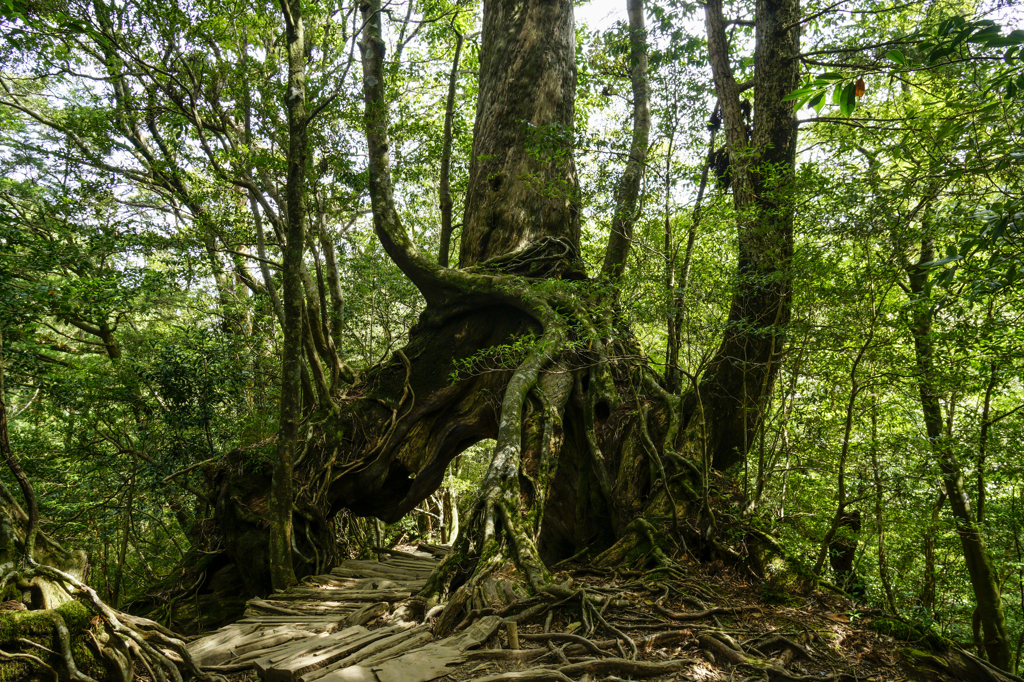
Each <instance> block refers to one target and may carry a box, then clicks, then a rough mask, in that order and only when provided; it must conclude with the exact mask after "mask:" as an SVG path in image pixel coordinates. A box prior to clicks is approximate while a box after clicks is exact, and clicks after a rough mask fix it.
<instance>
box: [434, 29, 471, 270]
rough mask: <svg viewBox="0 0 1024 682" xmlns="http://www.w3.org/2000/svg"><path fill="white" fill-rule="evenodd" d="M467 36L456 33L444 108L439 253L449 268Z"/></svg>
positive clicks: (440, 263) (440, 258) (442, 262)
mask: <svg viewBox="0 0 1024 682" xmlns="http://www.w3.org/2000/svg"><path fill="white" fill-rule="evenodd" d="M465 38H466V37H465V36H464V35H462V34H461V33H459V32H458V31H455V56H454V57H452V71H451V74H449V76H448V100H447V103H446V104H445V107H444V139H443V140H442V142H441V182H440V186H439V187H438V194H439V195H440V196H439V198H440V207H441V244H440V246H439V247H438V251H437V262H438V264H439V265H443V266H444V267H448V254H449V252H450V251H451V248H452V209H453V208H454V205H455V202H454V201H453V200H452V186H451V174H452V173H451V167H452V122H453V121H454V119H455V85H456V83H458V80H459V58H460V57H461V56H462V43H463V41H465Z"/></svg>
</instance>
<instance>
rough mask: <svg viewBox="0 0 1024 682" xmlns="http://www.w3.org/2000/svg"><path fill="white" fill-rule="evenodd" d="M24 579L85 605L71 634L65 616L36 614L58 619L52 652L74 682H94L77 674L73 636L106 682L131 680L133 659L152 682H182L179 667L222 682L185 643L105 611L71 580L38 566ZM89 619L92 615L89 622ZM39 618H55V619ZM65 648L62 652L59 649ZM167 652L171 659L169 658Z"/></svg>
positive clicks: (205, 681) (142, 622)
mask: <svg viewBox="0 0 1024 682" xmlns="http://www.w3.org/2000/svg"><path fill="white" fill-rule="evenodd" d="M25 575H26V577H27V578H35V577H41V578H45V579H47V580H50V581H53V582H56V583H61V584H63V585H64V586H65V587H66V588H67V589H68V591H69V592H70V593H72V594H77V595H80V596H81V597H82V598H83V600H84V603H86V604H88V607H89V609H88V610H89V611H91V613H90V617H89V619H88V623H87V625H84V626H82V627H80V628H75V629H74V630H71V629H69V628H68V627H67V626H68V625H69V624H68V623H67V621H66V620H64V616H63V614H60V611H59V610H53V611H42V612H40V613H50V614H57V615H59V617H60V619H59V621H57V620H54V621H52V622H53V623H55V624H56V625H55V632H56V633H57V640H56V643H57V645H58V646H59V647H60V648H58V649H57V650H58V651H60V652H62V660H61V663H63V670H65V671H66V672H67V674H68V675H69V676H70V678H71V679H72V680H76V681H78V682H90V681H91V680H93V677H92V676H90V675H88V674H87V673H83V672H81V671H80V667H81V665H82V664H80V663H78V659H77V658H76V657H75V655H74V651H73V649H72V647H71V644H70V642H71V641H72V639H73V638H72V637H71V634H70V633H71V632H78V631H82V632H87V634H88V637H89V639H90V640H91V641H92V644H93V646H94V648H95V650H96V652H97V653H98V654H99V655H100V656H101V657H102V658H103V660H104V665H103V667H104V668H105V669H112V671H113V675H111V676H106V675H105V676H104V677H107V678H108V679H114V680H119V679H123V680H130V679H131V678H132V676H133V671H132V670H131V666H130V664H129V661H130V660H132V658H134V659H136V660H138V661H141V662H142V663H143V665H145V666H146V668H147V671H148V672H149V673H150V677H152V678H153V680H154V682H183V677H182V671H181V670H179V668H178V666H179V663H178V662H180V665H181V666H182V667H183V668H184V669H185V670H186V671H187V672H188V673H190V674H191V675H192V676H194V677H196V678H197V679H199V680H200V681H201V682H220V681H221V680H223V678H222V677H220V676H219V675H211V674H209V673H205V672H203V671H202V670H200V669H199V666H197V665H196V663H195V661H194V660H193V659H192V657H191V655H190V654H189V652H188V649H187V648H186V647H185V643H184V642H183V641H181V640H180V639H178V637H177V636H175V635H174V633H172V632H170V631H169V630H167V629H166V628H163V627H161V626H160V625H159V624H157V623H154V622H153V621H150V620H147V619H145V618H138V617H135V616H131V615H129V614H126V613H122V612H120V611H116V610H114V609H112V608H110V607H109V606H107V605H106V604H105V603H104V602H103V600H101V599H100V598H99V595H98V594H96V591H95V590H93V589H92V588H91V587H89V586H88V585H86V584H85V583H83V582H82V581H80V580H78V579H77V578H75V577H74V576H72V575H70V574H68V573H65V572H63V571H60V570H57V569H56V568H53V567H52V566H44V565H42V564H37V565H35V566H32V567H31V568H29V569H26V571H25ZM70 603H77V602H70ZM92 613H95V614H96V615H95V616H93V615H92ZM22 617H25V616H22ZM40 617H42V618H54V617H55V616H53V615H50V616H40ZM62 623H63V624H64V627H63V628H61V627H59V626H60V624H62ZM94 623H95V624H96V625H97V626H98V625H99V624H101V623H102V630H100V629H97V631H96V632H92V631H91V630H89V629H88V628H89V627H91V626H93V624H94ZM15 639H17V638H15ZM65 643H67V646H64V645H65ZM129 652H130V653H129ZM166 652H173V653H170V654H169V653H166ZM172 658H173V659H174V660H172ZM176 661H178V662H176ZM20 662H22V663H24V662H26V660H25V659H21V660H20ZM0 682H5V681H4V680H0Z"/></svg>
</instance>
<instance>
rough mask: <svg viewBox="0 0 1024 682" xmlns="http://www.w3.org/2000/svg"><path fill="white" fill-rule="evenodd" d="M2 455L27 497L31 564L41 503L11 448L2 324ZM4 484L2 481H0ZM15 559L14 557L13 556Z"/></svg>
mask: <svg viewBox="0 0 1024 682" xmlns="http://www.w3.org/2000/svg"><path fill="white" fill-rule="evenodd" d="M0 457H2V458H3V460H4V463H5V464H6V465H7V468H8V469H10V471H11V474H12V475H13V476H14V479H15V480H16V481H17V482H18V487H19V488H21V494H22V497H24V498H25V505H26V506H27V507H28V518H27V519H26V521H27V522H28V525H27V526H26V530H25V541H24V554H25V561H26V562H27V563H29V564H32V563H34V562H35V544H36V535H37V534H38V533H39V505H38V503H37V502H36V495H35V491H33V490H32V484H31V483H29V480H28V476H26V475H25V471H24V469H22V468H21V463H20V462H18V460H17V458H16V457H15V456H14V451H13V450H11V440H10V434H9V433H8V431H7V392H6V390H5V388H4V332H3V325H2V324H0ZM0 485H2V483H0ZM11 558H12V559H13V557H11Z"/></svg>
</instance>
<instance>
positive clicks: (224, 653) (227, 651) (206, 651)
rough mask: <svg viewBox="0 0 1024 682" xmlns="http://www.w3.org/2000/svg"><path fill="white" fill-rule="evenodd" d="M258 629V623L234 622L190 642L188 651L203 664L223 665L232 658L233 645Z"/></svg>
mask: <svg viewBox="0 0 1024 682" xmlns="http://www.w3.org/2000/svg"><path fill="white" fill-rule="evenodd" d="M258 629H259V626H257V625H252V624H246V623H233V624H232V625H228V626H226V627H223V628H221V629H220V630H218V631H216V632H214V633H213V634H211V635H208V636H206V637H203V638H202V639H197V640H195V641H192V642H189V644H188V651H189V653H190V654H192V658H194V659H195V660H196V662H197V663H198V664H199V665H201V666H206V665H221V664H222V663H224V662H225V661H227V660H229V659H230V658H231V656H232V653H231V647H232V645H234V644H235V643H236V642H239V641H244V640H245V638H246V637H248V636H250V635H252V634H253V633H254V632H256V631H257V630H258Z"/></svg>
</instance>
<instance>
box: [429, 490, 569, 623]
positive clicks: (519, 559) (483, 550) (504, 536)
mask: <svg viewBox="0 0 1024 682" xmlns="http://www.w3.org/2000/svg"><path fill="white" fill-rule="evenodd" d="M510 507H511V504H510V502H509V501H508V500H506V499H504V498H503V497H502V496H501V495H500V494H493V495H491V494H484V495H483V496H482V498H481V500H480V501H479V502H478V503H477V506H476V509H475V510H474V513H473V515H472V517H471V522H470V523H468V524H466V526H465V529H466V534H467V537H463V538H460V539H459V541H458V542H456V546H455V548H454V551H453V552H452V553H451V554H450V555H449V556H448V557H446V559H445V561H444V562H442V564H441V565H440V566H438V568H437V569H436V570H435V571H434V573H433V574H432V575H431V576H430V579H429V580H428V581H427V586H426V588H425V589H424V591H423V592H421V594H422V595H423V596H426V597H431V596H434V595H436V594H439V593H440V592H441V590H442V589H443V586H444V585H446V584H448V582H449V581H450V579H451V577H452V575H453V574H454V573H455V572H456V571H457V570H458V569H459V566H460V565H461V564H462V563H464V562H465V561H466V560H467V559H468V553H469V549H470V545H471V544H472V545H474V546H476V547H478V548H479V550H478V552H477V554H478V557H479V558H478V559H477V560H476V565H475V566H474V568H473V569H472V574H471V575H470V576H469V578H468V579H467V580H466V581H465V582H464V583H463V584H462V585H461V586H459V588H458V589H456V590H455V591H454V592H453V593H452V595H451V597H450V598H449V600H448V604H447V605H446V606H445V608H444V610H443V611H442V612H441V615H440V616H439V617H438V620H437V624H436V626H435V627H434V633H435V634H436V635H438V636H444V635H446V634H448V633H449V632H451V631H452V629H453V628H454V627H455V626H456V625H457V624H458V623H459V622H460V621H461V620H462V619H463V617H464V616H465V615H466V612H467V611H468V610H469V609H468V607H469V605H470V603H471V600H472V598H473V595H474V594H475V593H476V591H477V588H478V587H480V586H482V585H483V583H484V581H485V580H486V579H487V578H488V576H490V575H491V574H492V573H494V572H495V571H497V570H499V569H501V568H502V567H504V566H506V565H508V564H509V563H514V564H515V566H516V568H517V569H518V570H519V572H520V574H521V575H522V576H523V577H524V578H525V579H526V582H527V583H529V587H530V589H532V590H533V591H534V592H539V591H541V590H542V589H544V588H545V587H546V586H547V585H549V584H550V583H551V582H552V578H551V574H550V573H549V572H548V570H547V568H545V566H544V564H543V562H542V561H541V560H540V556H539V555H538V553H537V548H536V546H535V544H534V542H533V539H532V538H531V536H530V534H529V533H528V532H527V530H526V528H525V524H526V523H527V521H526V520H524V519H523V518H522V517H521V515H520V514H519V513H518V511H517V510H513V509H511V508H510ZM469 534H472V535H473V536H475V537H474V538H473V540H472V542H471V540H470V538H469V537H468V535H469Z"/></svg>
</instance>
